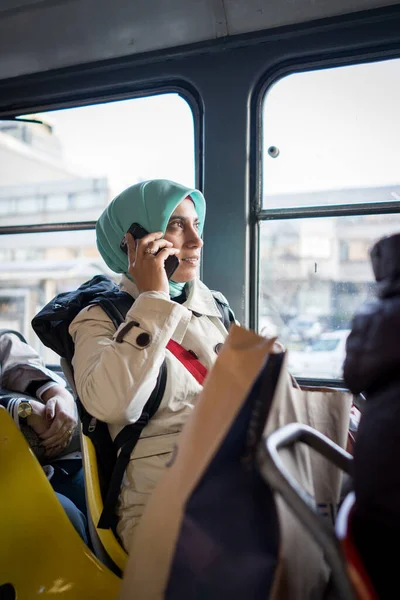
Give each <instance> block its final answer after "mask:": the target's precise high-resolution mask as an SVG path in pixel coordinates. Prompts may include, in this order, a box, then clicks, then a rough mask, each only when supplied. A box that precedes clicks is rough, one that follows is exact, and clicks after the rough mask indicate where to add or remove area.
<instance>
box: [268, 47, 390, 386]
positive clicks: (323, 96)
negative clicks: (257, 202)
mask: <svg viewBox="0 0 400 600" xmlns="http://www.w3.org/2000/svg"><path fill="white" fill-rule="evenodd" d="M399 77H400V60H397V59H396V60H390V61H384V62H377V63H371V64H362V65H355V66H350V67H339V68H335V69H324V70H320V71H313V72H306V73H299V74H295V75H289V76H287V77H285V78H284V79H281V80H280V81H278V82H277V83H276V84H275V85H274V86H273V87H272V88H271V89H270V90H269V91H268V93H267V94H266V96H265V101H264V106H263V143H262V147H263V178H262V183H263V192H262V209H261V211H260V213H259V218H260V236H259V239H260V246H259V330H260V331H261V332H263V333H265V334H270V335H279V336H280V338H281V340H282V342H283V343H284V344H285V345H286V347H287V348H288V349H289V363H290V364H289V366H290V368H291V371H292V373H293V374H294V375H295V376H298V377H307V378H322V379H340V378H341V367H342V362H343V359H344V353H345V339H346V337H347V335H348V333H349V328H350V326H351V319H352V315H353V314H354V312H355V310H356V309H357V308H358V307H359V306H360V304H361V303H362V302H363V301H365V300H366V299H368V298H370V297H371V296H372V295H373V290H374V278H373V274H372V269H371V266H370V261H369V249H370V248H371V246H372V245H373V244H374V243H375V242H376V241H377V240H378V239H379V238H381V237H383V236H385V235H389V234H393V233H398V232H400V214H399V213H400V202H399V201H400V175H399V170H398V157H399V150H398V143H399V142H398V140H399V139H400V120H399V115H398V111H399V109H398V107H399V106H400V88H399V87H398V86H394V85H393V84H394V82H395V81H397V80H398V78H399ZM323 349H325V350H323Z"/></svg>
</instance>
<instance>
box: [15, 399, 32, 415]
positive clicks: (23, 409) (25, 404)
mask: <svg viewBox="0 0 400 600" xmlns="http://www.w3.org/2000/svg"><path fill="white" fill-rule="evenodd" d="M32 413H33V408H32V404H31V401H30V400H21V402H20V403H19V406H18V408H17V414H18V416H19V418H20V419H26V418H28V417H30V416H31V414H32Z"/></svg>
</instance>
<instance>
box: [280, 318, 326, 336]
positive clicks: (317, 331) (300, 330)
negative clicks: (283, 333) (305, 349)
mask: <svg viewBox="0 0 400 600" xmlns="http://www.w3.org/2000/svg"><path fill="white" fill-rule="evenodd" d="M321 333H322V325H321V323H320V322H319V321H318V319H316V318H315V317H309V316H300V317H295V318H294V319H291V320H290V321H289V323H288V339H289V341H291V342H308V341H313V340H315V339H317V338H318V337H319V336H320V335H321Z"/></svg>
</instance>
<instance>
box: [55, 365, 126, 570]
mask: <svg viewBox="0 0 400 600" xmlns="http://www.w3.org/2000/svg"><path fill="white" fill-rule="evenodd" d="M60 365H61V368H62V370H63V372H64V375H65V377H66V379H67V381H68V383H69V385H70V387H71V390H72V391H73V393H74V395H75V397H76V396H77V391H76V387H75V381H74V376H73V373H72V369H71V366H70V364H69V363H68V361H67V360H66V359H65V358H61V360H60ZM81 450H82V459H83V471H84V474H85V491H86V506H87V513H88V519H89V532H90V538H91V542H92V545H93V548H94V552H95V553H96V556H97V557H98V558H99V559H100V560H101V561H102V562H103V563H104V564H106V565H108V566H110V568H112V569H113V570H114V571H115V572H118V574H121V573H123V571H124V568H125V565H126V561H127V560H128V555H127V553H126V552H125V550H124V549H123V548H122V546H121V545H120V543H119V542H118V540H117V538H116V537H115V535H114V534H113V532H112V530H111V529H98V527H97V523H98V522H99V519H100V516H101V513H102V512H103V498H102V495H101V489H100V478H99V469H98V466H97V456H96V450H95V448H94V446H93V444H92V441H91V440H90V438H88V437H87V436H86V435H84V434H83V432H82V427H81ZM115 567H116V568H115Z"/></svg>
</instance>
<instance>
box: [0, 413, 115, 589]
mask: <svg viewBox="0 0 400 600" xmlns="http://www.w3.org/2000/svg"><path fill="white" fill-rule="evenodd" d="M0 482H1V484H0V485H1V492H0V532H1V533H0V595H1V590H2V586H5V584H11V585H12V586H14V589H15V592H16V595H15V597H16V598H17V599H18V600H34V599H35V598H39V597H40V598H41V599H44V598H47V597H48V598H54V597H55V596H57V598H62V600H92V599H93V600H95V599H96V600H103V599H104V600H113V599H116V598H117V596H118V592H119V588H120V583H121V580H120V579H119V578H118V577H116V576H115V575H114V574H113V573H112V572H111V571H110V570H109V569H107V568H106V567H105V566H104V565H103V564H102V563H101V562H100V561H99V560H98V559H97V558H96V557H95V556H94V554H93V553H92V552H91V551H90V550H89V548H87V546H86V545H85V544H84V542H83V541H82V540H81V538H80V537H79V535H78V533H77V532H76V531H75V529H74V527H73V526H72V524H71V523H70V521H69V519H68V517H67V516H66V514H65V512H64V510H63V508H62V506H61V504H60V503H59V501H58V500H57V497H56V496H55V494H54V491H53V489H52V487H51V485H50V483H49V482H48V480H47V478H46V475H45V473H44V471H43V469H42V468H41V466H40V464H39V463H38V461H37V460H36V458H35V456H34V455H33V453H32V452H31V450H30V448H29V446H28V444H27V443H26V441H25V439H24V437H23V435H22V434H21V433H20V431H19V430H18V428H17V427H16V425H15V423H14V422H13V420H12V418H11V417H10V415H9V414H8V413H7V412H6V411H5V410H3V409H0ZM3 590H5V588H3ZM10 597H12V595H11V596H10Z"/></svg>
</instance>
